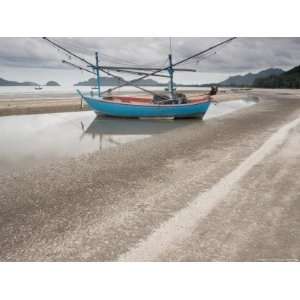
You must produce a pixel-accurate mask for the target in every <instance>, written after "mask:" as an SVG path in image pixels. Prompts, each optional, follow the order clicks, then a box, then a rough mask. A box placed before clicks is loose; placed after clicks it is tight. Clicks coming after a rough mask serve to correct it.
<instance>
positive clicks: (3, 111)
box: [0, 90, 249, 117]
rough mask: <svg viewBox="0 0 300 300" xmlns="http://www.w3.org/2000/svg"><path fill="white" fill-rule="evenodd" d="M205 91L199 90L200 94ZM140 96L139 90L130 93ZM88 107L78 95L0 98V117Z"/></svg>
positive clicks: (225, 94) (239, 94)
mask: <svg viewBox="0 0 300 300" xmlns="http://www.w3.org/2000/svg"><path fill="white" fill-rule="evenodd" d="M184 92H185V93H186V94H187V96H188V97H191V96H195V95H198V94H200V91H195V90H189V91H184ZM205 92H207V91H203V92H202V91H201V94H203V93H205ZM248 92H249V91H220V94H218V95H216V96H214V99H215V100H216V101H219V102H221V101H229V100H238V99H242V98H243V97H247V96H248V94H249V93H248ZM126 94H128V92H124V93H118V95H126ZM131 94H134V95H139V96H141V93H140V92H134V93H131ZM87 110H90V108H89V107H88V106H87V105H86V103H85V102H84V101H83V103H82V105H81V99H80V98H79V97H78V98H76V99H74V96H72V97H69V98H68V97H66V98H64V97H60V98H59V99H53V98H52V99H30V100H1V101H0V117H1V116H12V115H26V114H43V113H58V112H77V111H78V112H79V111H87Z"/></svg>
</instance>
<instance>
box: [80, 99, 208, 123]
mask: <svg viewBox="0 0 300 300" xmlns="http://www.w3.org/2000/svg"><path fill="white" fill-rule="evenodd" d="M83 98H84V100H85V101H86V103H87V104H88V105H89V107H90V108H91V109H93V110H94V111H95V112H96V113H97V114H101V115H107V116H113V117H126V118H138V117H144V118H151V117H174V118H196V117H203V116H204V114H205V113H206V111H207V110H208V107H209V105H210V101H209V100H208V101H207V102H200V103H187V104H175V105H174V104H173V105H153V104H152V105H149V104H148V105H147V104H132V103H119V102H112V101H106V100H103V99H102V98H91V97H87V96H83Z"/></svg>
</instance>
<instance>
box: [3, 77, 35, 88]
mask: <svg viewBox="0 0 300 300" xmlns="http://www.w3.org/2000/svg"><path fill="white" fill-rule="evenodd" d="M38 85H39V84H37V83H35V82H31V81H24V82H18V81H10V80H6V79H3V78H0V86H38Z"/></svg>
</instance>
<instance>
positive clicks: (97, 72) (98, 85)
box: [95, 52, 101, 97]
mask: <svg viewBox="0 0 300 300" xmlns="http://www.w3.org/2000/svg"><path fill="white" fill-rule="evenodd" d="M95 56H96V75H97V88H98V96H99V97H100V96H101V92H100V74H99V73H100V72H99V70H100V68H99V57H98V52H95Z"/></svg>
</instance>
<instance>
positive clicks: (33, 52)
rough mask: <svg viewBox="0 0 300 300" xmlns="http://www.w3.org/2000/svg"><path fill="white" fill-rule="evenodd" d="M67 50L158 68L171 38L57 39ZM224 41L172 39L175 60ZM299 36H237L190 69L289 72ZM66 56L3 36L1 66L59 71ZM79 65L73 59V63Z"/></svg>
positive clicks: (40, 43) (35, 41) (33, 41)
mask: <svg viewBox="0 0 300 300" xmlns="http://www.w3.org/2000/svg"><path fill="white" fill-rule="evenodd" d="M54 39H55V40H56V41H57V42H59V43H60V44H62V45H64V46H65V47H67V48H68V49H70V50H72V51H74V52H76V53H78V54H80V55H82V56H84V57H85V58H86V59H90V60H93V59H94V58H93V53H94V52H95V51H99V52H100V59H101V62H102V63H103V64H114V65H120V64H122V65H126V64H127V65H129V64H135V65H150V64H151V65H157V66H161V65H163V64H164V63H165V62H166V59H167V54H168V52H169V39H168V38H54ZM223 39H224V38H192V37H191V38H172V46H173V47H172V49H173V54H174V59H175V61H176V60H179V59H182V58H184V57H186V56H189V55H192V54H193V53H195V52H198V51H200V50H202V49H205V48H207V47H209V46H211V45H213V44H215V43H217V42H219V41H221V40H223ZM299 50H300V38H238V39H237V40H235V41H233V42H232V43H230V44H228V45H226V46H225V47H222V48H220V49H218V50H217V54H215V55H212V56H210V57H208V58H207V59H204V60H202V61H200V62H199V63H198V64H197V61H196V60H194V61H192V62H190V63H188V64H186V66H192V67H196V68H197V69H198V70H199V71H200V72H203V73H218V74H234V73H243V72H249V71H256V70H260V69H264V68H268V67H281V68H284V69H288V68H291V67H293V66H296V65H299V64H300V51H299ZM65 58H66V57H65V55H63V53H61V52H59V51H57V50H56V49H54V48H53V47H51V46H50V45H49V44H48V43H47V42H45V41H44V40H42V39H40V38H0V77H1V68H5V69H6V70H7V69H9V68H15V69H17V68H22V70H24V69H26V68H31V69H45V68H46V69H49V70H50V69H61V70H64V69H66V68H68V67H67V66H65V65H63V64H62V63H61V59H65ZM74 62H75V61H74Z"/></svg>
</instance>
